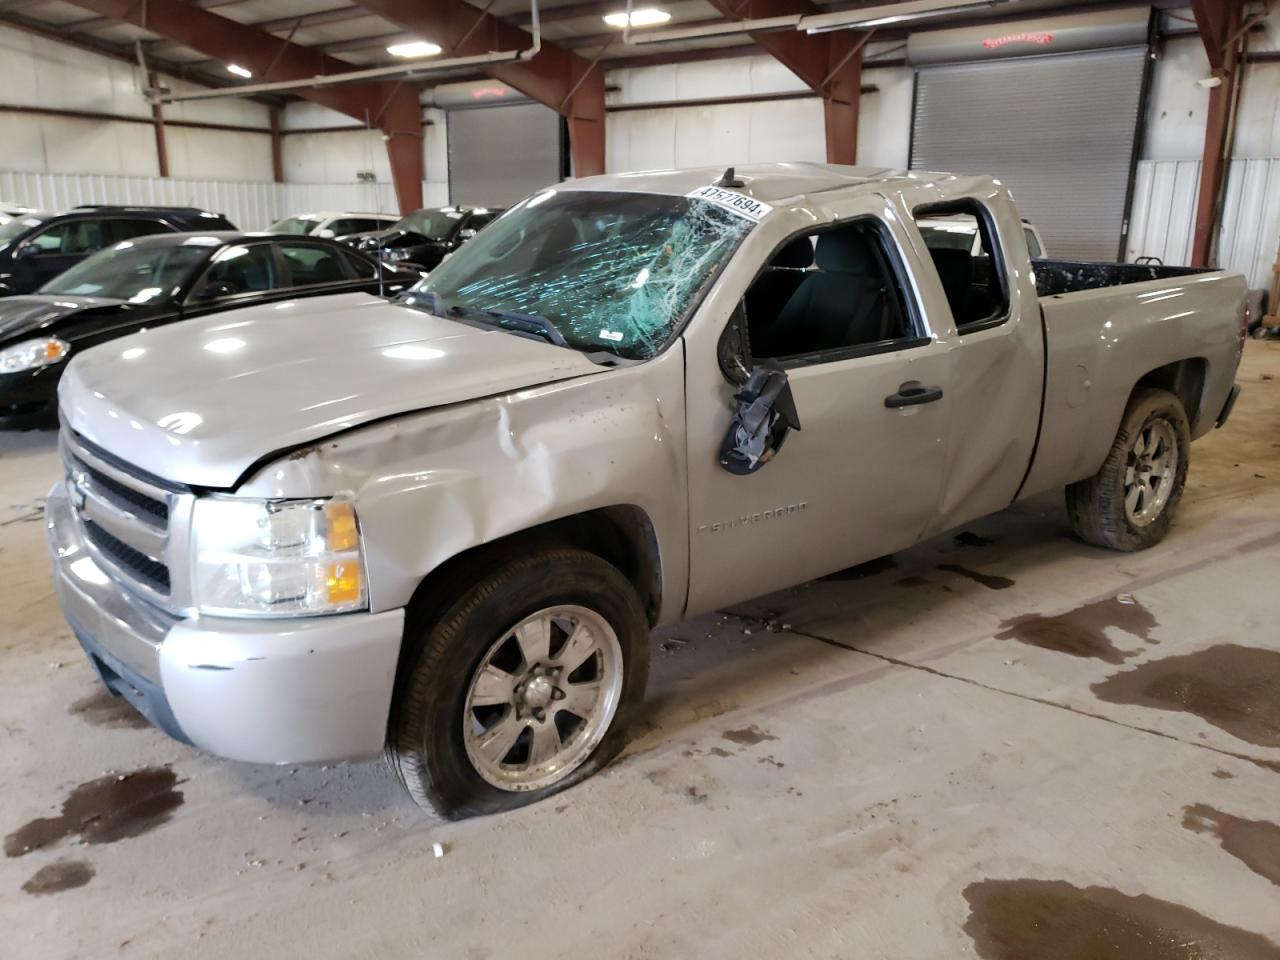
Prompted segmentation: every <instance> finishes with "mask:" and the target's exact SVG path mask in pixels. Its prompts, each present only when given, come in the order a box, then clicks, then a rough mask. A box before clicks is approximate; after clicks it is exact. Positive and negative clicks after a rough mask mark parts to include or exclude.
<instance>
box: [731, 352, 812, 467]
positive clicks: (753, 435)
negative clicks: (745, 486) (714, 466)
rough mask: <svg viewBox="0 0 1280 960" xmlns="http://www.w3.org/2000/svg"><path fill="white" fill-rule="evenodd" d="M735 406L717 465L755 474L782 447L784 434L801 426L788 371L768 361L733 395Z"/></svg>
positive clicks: (785, 437)
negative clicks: (736, 407)
mask: <svg viewBox="0 0 1280 960" xmlns="http://www.w3.org/2000/svg"><path fill="white" fill-rule="evenodd" d="M734 399H735V400H737V401H738V409H737V412H736V413H735V414H734V417H733V422H732V423H731V424H730V425H729V432H728V433H726V434H725V437H724V442H723V443H722V444H721V445H720V458H719V459H720V466H722V467H724V469H726V470H728V471H729V472H730V473H732V474H735V475H737V476H745V475H746V474H749V473H755V472H756V471H757V470H759V469H760V468H761V467H763V466H764V465H765V464H766V463H768V462H769V461H770V460H772V459H773V458H774V457H775V456H776V455H777V453H778V451H779V450H781V449H782V444H783V442H784V441H785V440H786V439H787V434H788V433H790V432H791V431H792V430H799V429H800V417H799V415H798V414H797V413H796V405H795V399H794V398H793V397H792V395H791V382H790V381H789V380H788V379H787V372H786V371H785V370H783V369H782V366H781V365H780V364H779V363H778V362H777V361H776V360H767V361H765V362H764V363H763V364H761V365H760V366H758V367H756V368H755V370H754V371H753V372H752V374H751V376H750V378H749V379H748V380H747V382H746V384H745V385H744V386H743V387H742V389H741V390H739V391H738V392H737V393H735V394H734Z"/></svg>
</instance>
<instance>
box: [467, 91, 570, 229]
mask: <svg viewBox="0 0 1280 960" xmlns="http://www.w3.org/2000/svg"><path fill="white" fill-rule="evenodd" d="M448 118H449V119H448V123H449V199H450V200H451V201H452V202H453V203H457V204H464V205H474V206H482V207H505V206H509V205H510V204H512V203H515V202H516V201H517V200H519V199H521V198H522V197H527V196H528V195H529V194H531V193H533V192H534V191H535V190H538V189H540V188H542V187H545V186H547V185H549V184H554V183H558V182H559V181H560V116H559V114H557V113H556V112H555V111H554V110H552V109H550V108H548V107H544V106H543V105H542V104H540V103H517V104H511V105H509V106H502V107H484V108H480V109H473V110H450V111H449V114H448Z"/></svg>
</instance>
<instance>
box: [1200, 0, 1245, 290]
mask: <svg viewBox="0 0 1280 960" xmlns="http://www.w3.org/2000/svg"><path fill="white" fill-rule="evenodd" d="M1191 9H1192V12H1193V13H1194V14H1195V17H1196V25H1197V26H1198V27H1199V28H1200V39H1201V40H1202V41H1203V42H1204V48H1205V54H1206V55H1207V56H1208V58H1209V66H1210V68H1211V69H1212V70H1213V76H1215V77H1217V78H1218V80H1219V83H1218V85H1217V86H1215V87H1213V88H1212V89H1211V90H1210V91H1209V111H1208V114H1207V116H1206V118H1205V130H1204V152H1203V154H1202V156H1201V161H1200V193H1199V195H1198V197H1197V198H1196V222H1195V230H1194V232H1193V234H1192V240H1191V265H1192V266H1195V267H1205V266H1210V263H1209V260H1210V255H1211V253H1212V251H1213V239H1214V232H1215V231H1216V229H1217V226H1218V214H1219V209H1220V205H1221V201H1222V193H1223V190H1224V189H1225V188H1226V179H1227V178H1226V173H1227V164H1228V163H1229V162H1230V159H1231V158H1230V156H1229V153H1230V144H1229V143H1228V142H1227V133H1228V130H1229V129H1230V126H1231V109H1232V103H1233V100H1234V91H1235V87H1236V80H1237V78H1236V71H1237V69H1238V66H1239V64H1238V56H1237V52H1238V50H1239V45H1240V37H1239V36H1238V34H1239V30H1240V19H1241V14H1242V12H1243V2H1242V0H1193V2H1192V4H1191Z"/></svg>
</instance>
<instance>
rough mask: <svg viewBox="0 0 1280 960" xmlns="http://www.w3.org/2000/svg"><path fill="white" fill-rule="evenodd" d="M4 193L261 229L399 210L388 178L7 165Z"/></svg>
mask: <svg viewBox="0 0 1280 960" xmlns="http://www.w3.org/2000/svg"><path fill="white" fill-rule="evenodd" d="M425 186H426V185H425V184H424V187H425ZM0 199H3V200H7V201H11V202H14V203H22V204H26V205H27V206H30V207H36V208H38V209H44V210H63V209H66V208H68V207H74V206H77V205H79V204H82V203H121V204H144V205H172V206H192V207H202V208H204V209H206V210H213V211H215V212H217V213H225V214H226V215H227V217H228V219H230V220H231V222H232V223H234V224H235V225H236V226H237V227H239V228H240V229H242V230H262V229H264V228H266V227H267V226H269V225H270V224H271V223H273V222H274V221H276V220H279V219H280V218H281V217H284V216H287V215H289V214H293V213H305V212H307V211H310V210H358V211H365V212H382V211H387V212H392V213H394V212H395V211H396V203H395V191H394V190H393V188H392V186H391V184H389V183H238V182H234V181H225V182H224V181H211V180H172V179H162V178H160V177H106V176H92V175H88V174H85V175H77V174H60V173H9V172H4V171H0Z"/></svg>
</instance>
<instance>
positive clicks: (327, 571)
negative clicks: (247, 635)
mask: <svg viewBox="0 0 1280 960" xmlns="http://www.w3.org/2000/svg"><path fill="white" fill-rule="evenodd" d="M192 539H193V542H194V545H195V550H194V553H195V560H194V563H195V576H194V583H195V601H196V604H197V606H198V607H199V608H200V612H201V613H207V614H215V615H222V616H239V617H244V616H254V617H264V616H265V617H286V616H295V617H296V616H308V615H313V614H321V613H345V612H347V611H349V610H363V609H365V608H366V607H367V606H368V596H367V592H366V589H365V577H364V561H363V557H362V556H361V550H360V532H359V529H358V528H357V526H356V511H355V505H354V504H353V503H352V501H351V498H350V497H349V496H337V497H334V498H332V499H329V500H248V499H243V498H240V497H202V498H200V499H199V500H197V501H196V505H195V513H194V516H193V517H192Z"/></svg>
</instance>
